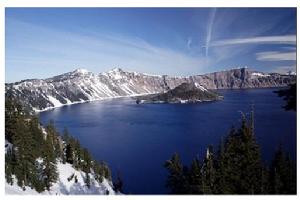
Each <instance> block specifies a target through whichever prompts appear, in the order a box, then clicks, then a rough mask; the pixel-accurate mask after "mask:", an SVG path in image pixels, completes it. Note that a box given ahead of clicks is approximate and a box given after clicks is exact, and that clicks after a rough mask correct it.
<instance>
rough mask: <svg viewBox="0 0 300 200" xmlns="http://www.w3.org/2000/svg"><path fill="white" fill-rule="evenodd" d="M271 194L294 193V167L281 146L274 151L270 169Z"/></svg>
mask: <svg viewBox="0 0 300 200" xmlns="http://www.w3.org/2000/svg"><path fill="white" fill-rule="evenodd" d="M270 184H271V187H270V193H271V194H296V168H295V165H294V164H293V163H292V161H291V160H290V158H289V156H285V155H284V152H283V149H282V146H280V147H279V149H278V150H277V151H276V153H275V157H274V159H273V161H272V165H271V170H270Z"/></svg>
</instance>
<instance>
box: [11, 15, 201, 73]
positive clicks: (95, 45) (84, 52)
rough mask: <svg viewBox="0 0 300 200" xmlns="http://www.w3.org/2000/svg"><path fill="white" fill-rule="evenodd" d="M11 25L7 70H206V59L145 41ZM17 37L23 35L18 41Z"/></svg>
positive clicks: (26, 25) (109, 35)
mask: <svg viewBox="0 0 300 200" xmlns="http://www.w3.org/2000/svg"><path fill="white" fill-rule="evenodd" d="M10 24H11V25H12V26H13V27H17V30H16V28H15V29H9V28H8V29H7V30H8V32H7V36H8V40H7V47H9V48H8V49H6V52H7V53H6V66H7V69H12V70H13V69H14V66H15V67H17V66H20V65H22V66H24V67H30V68H32V69H34V68H35V70H36V71H38V70H49V69H50V68H53V67H56V68H57V70H58V72H60V71H61V70H64V71H67V70H73V68H74V67H79V66H80V67H83V68H87V69H89V70H91V71H95V72H101V71H106V70H108V69H111V68H112V67H115V66H118V67H123V68H124V69H126V70H132V71H133V70H134V71H141V72H148V73H155V74H170V75H189V74H194V73H201V70H205V62H204V59H205V58H203V57H195V56H191V55H188V54H186V53H184V52H183V51H177V50H173V49H170V48H167V47H161V46H159V47H158V46H156V45H153V44H150V43H148V42H147V41H145V40H143V39H141V38H131V37H124V36H120V35H116V34H112V33H92V34H77V33H72V32H66V31H61V30H53V29H49V28H44V27H41V26H37V25H33V24H29V23H24V22H20V21H15V20H14V21H10ZM15 34H19V35H18V37H15ZM20 35H22V37H20ZM16 40H18V41H16ZM191 42H192V40H191V38H190V39H189V40H188V42H187V45H188V46H190V45H191ZM16 50H17V51H16ZM24 58H25V60H24ZM52 64H53V65H52ZM54 64H55V65H54ZM187 66H188V67H189V71H187V70H186V67H187ZM170 71H173V72H174V73H173V74H171V73H170ZM58 72H56V73H58ZM44 74H47V73H44ZM48 75H49V74H48ZM37 78H39V77H37ZM42 78H44V77H42Z"/></svg>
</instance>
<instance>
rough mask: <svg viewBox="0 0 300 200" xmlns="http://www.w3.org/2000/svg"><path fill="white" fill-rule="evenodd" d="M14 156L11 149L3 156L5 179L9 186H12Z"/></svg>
mask: <svg viewBox="0 0 300 200" xmlns="http://www.w3.org/2000/svg"><path fill="white" fill-rule="evenodd" d="M13 157H14V155H13V152H12V149H8V151H7V152H6V154H5V179H6V182H7V183H9V184H11V185H12V184H13V178H12V175H13V173H14V169H13V165H14V159H13Z"/></svg>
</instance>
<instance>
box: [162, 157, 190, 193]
mask: <svg viewBox="0 0 300 200" xmlns="http://www.w3.org/2000/svg"><path fill="white" fill-rule="evenodd" d="M164 166H165V168H167V170H168V171H169V175H168V179H167V184H166V186H167V187H168V188H170V190H171V193H172V194H185V193H186V191H187V188H185V187H184V186H185V185H187V180H186V177H184V174H183V165H182V163H181V160H180V157H179V154H177V153H175V154H174V155H173V156H172V158H171V159H170V160H167V161H166V162H165V165H164Z"/></svg>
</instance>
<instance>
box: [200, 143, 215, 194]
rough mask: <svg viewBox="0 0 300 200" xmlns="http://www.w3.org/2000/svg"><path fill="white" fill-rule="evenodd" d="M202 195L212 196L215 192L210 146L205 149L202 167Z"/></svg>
mask: <svg viewBox="0 0 300 200" xmlns="http://www.w3.org/2000/svg"><path fill="white" fill-rule="evenodd" d="M202 171H203V172H202V180H203V184H202V186H203V193H204V194H213V193H214V191H215V181H216V169H215V163H214V153H213V148H212V146H209V147H208V148H207V153H206V157H205V160H204V163H203V167H202Z"/></svg>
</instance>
